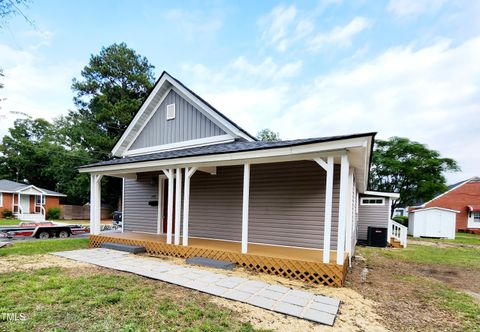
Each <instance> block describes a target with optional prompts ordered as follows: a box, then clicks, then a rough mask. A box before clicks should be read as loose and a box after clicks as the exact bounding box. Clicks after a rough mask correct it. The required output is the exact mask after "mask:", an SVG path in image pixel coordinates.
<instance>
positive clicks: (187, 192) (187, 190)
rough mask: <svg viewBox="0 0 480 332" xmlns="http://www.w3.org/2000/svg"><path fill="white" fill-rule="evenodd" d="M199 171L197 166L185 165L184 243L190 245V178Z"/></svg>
mask: <svg viewBox="0 0 480 332" xmlns="http://www.w3.org/2000/svg"><path fill="white" fill-rule="evenodd" d="M196 171H197V168H196V167H185V183H184V186H185V189H184V192H183V232H182V245H184V246H188V217H189V213H190V178H191V177H192V175H193V174H194V173H195V172H196Z"/></svg>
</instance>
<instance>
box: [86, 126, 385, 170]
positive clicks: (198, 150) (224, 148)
mask: <svg viewBox="0 0 480 332" xmlns="http://www.w3.org/2000/svg"><path fill="white" fill-rule="evenodd" d="M375 135H376V133H375V132H369V133H360V134H352V135H338V136H328V137H316V138H305V139H296V140H286V141H278V142H263V141H253V142H245V141H235V142H231V143H224V144H215V145H208V146H201V147H195V148H187V149H181V150H171V151H163V152H157V153H150V154H144V155H138V156H131V157H124V158H115V159H111V160H106V161H100V162H97V163H94V164H89V165H84V166H81V167H80V168H81V169H83V168H92V167H100V166H109V165H121V164H129V163H138V162H147V161H156V160H168V159H175V158H183V157H198V156H205V155H221V154H225V153H236V152H247V151H257V150H267V149H274V148H285V147H293V146H299V145H306V144H313V143H324V142H332V141H340V140H345V139H351V138H358V137H372V139H373V137H374V136H375ZM372 146H373V144H372Z"/></svg>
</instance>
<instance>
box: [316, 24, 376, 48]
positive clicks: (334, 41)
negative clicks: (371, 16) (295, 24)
mask: <svg viewBox="0 0 480 332" xmlns="http://www.w3.org/2000/svg"><path fill="white" fill-rule="evenodd" d="M369 26H370V22H369V21H368V20H367V19H366V18H365V17H355V18H353V19H352V20H351V21H350V22H349V23H348V24H347V25H345V26H337V27H335V28H333V29H332V30H330V31H329V32H321V33H319V34H317V35H316V36H314V37H313V38H312V39H311V40H310V41H309V45H310V48H311V49H312V50H314V51H318V50H321V49H323V48H324V47H326V46H337V47H348V46H351V44H352V39H353V38H354V37H355V36H356V35H357V34H359V33H360V32H362V31H363V30H365V29H366V28H368V27H369Z"/></svg>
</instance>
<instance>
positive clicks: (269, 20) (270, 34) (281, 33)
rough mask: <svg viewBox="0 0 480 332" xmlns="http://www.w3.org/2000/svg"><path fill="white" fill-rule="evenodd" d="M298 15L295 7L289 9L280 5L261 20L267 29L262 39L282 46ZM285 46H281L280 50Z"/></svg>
mask: <svg viewBox="0 0 480 332" xmlns="http://www.w3.org/2000/svg"><path fill="white" fill-rule="evenodd" d="M296 15H297V9H296V7H295V6H294V5H290V6H288V7H286V6H283V5H280V6H277V7H275V8H273V10H272V11H271V12H270V13H268V14H267V15H265V16H263V17H261V18H260V24H261V25H262V26H264V27H265V30H264V32H263V34H262V39H263V40H265V41H267V43H269V44H277V43H278V44H279V45H281V44H282V41H283V40H284V39H285V37H287V35H288V33H289V30H290V27H291V25H292V23H293V22H294V20H295V17H296ZM283 47H284V46H279V48H280V50H281V49H282V48H283Z"/></svg>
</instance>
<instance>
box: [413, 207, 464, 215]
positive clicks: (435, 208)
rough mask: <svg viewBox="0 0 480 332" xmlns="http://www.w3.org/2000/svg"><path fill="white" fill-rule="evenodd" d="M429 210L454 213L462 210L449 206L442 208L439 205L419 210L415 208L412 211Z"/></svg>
mask: <svg viewBox="0 0 480 332" xmlns="http://www.w3.org/2000/svg"><path fill="white" fill-rule="evenodd" d="M428 210H441V211H447V212H454V213H459V212H460V211H458V210H452V209H447V208H442V207H437V206H432V207H428V208H422V209H417V210H413V211H410V212H422V211H428Z"/></svg>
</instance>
